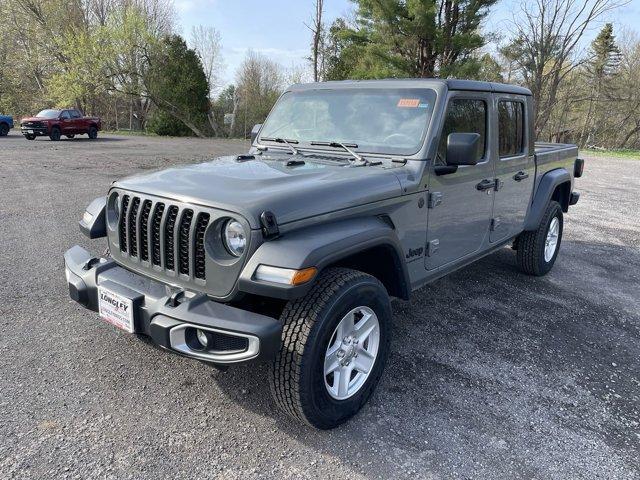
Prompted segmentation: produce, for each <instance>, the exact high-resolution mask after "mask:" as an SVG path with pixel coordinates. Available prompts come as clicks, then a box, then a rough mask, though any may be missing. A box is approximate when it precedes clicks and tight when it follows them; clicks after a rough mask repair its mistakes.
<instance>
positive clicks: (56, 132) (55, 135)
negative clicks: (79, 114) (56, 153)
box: [49, 127, 61, 142]
mask: <svg viewBox="0 0 640 480" xmlns="http://www.w3.org/2000/svg"><path fill="white" fill-rule="evenodd" d="M60 137H61V134H60V129H59V128H58V127H54V128H52V129H51V133H50V134H49V138H50V139H51V140H53V141H54V142H57V141H58V140H60Z"/></svg>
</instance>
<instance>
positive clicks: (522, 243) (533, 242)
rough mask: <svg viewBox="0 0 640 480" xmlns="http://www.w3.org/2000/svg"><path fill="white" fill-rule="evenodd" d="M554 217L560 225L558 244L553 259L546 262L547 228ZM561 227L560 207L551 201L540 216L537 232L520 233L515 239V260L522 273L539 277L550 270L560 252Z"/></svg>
mask: <svg viewBox="0 0 640 480" xmlns="http://www.w3.org/2000/svg"><path fill="white" fill-rule="evenodd" d="M554 217H557V218H558V221H559V223H560V230H559V233H558V244H557V245H556V251H555V252H554V254H553V257H551V259H550V260H549V261H548V262H547V261H546V260H545V258H544V248H545V241H546V239H547V232H548V231H549V226H550V225H551V221H552V220H553V218H554ZM563 225H564V222H563V216H562V207H561V206H560V204H559V203H558V202H556V201H553V200H552V201H551V202H549V205H547V209H546V210H545V212H544V215H543V216H542V220H541V221H540V225H539V226H538V228H537V230H533V231H530V232H522V233H521V234H520V235H519V237H518V239H517V248H518V253H517V260H518V266H519V267H520V269H521V270H522V271H523V272H524V273H527V274H529V275H534V276H536V277H541V276H542V275H545V274H547V273H548V272H549V270H551V268H552V267H553V264H554V263H555V261H556V258H558V253H559V252H560V245H561V243H562V229H563Z"/></svg>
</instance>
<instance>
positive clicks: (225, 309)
mask: <svg viewBox="0 0 640 480" xmlns="http://www.w3.org/2000/svg"><path fill="white" fill-rule="evenodd" d="M64 263H65V274H66V277H67V283H68V286H69V295H70V296H71V298H72V299H73V300H75V301H76V302H78V303H79V304H81V305H83V306H84V307H86V308H88V309H89V310H93V311H95V312H97V311H98V286H101V287H104V288H108V289H109V290H110V291H112V292H115V293H117V294H119V295H122V296H124V297H127V298H129V299H131V300H132V303H133V310H134V317H133V318H134V324H135V329H136V333H139V334H142V335H147V336H149V337H150V338H151V339H152V341H153V342H154V343H156V344H157V345H159V346H161V347H163V348H165V349H167V350H171V351H173V352H175V353H178V354H181V355H185V356H187V357H191V358H196V359H199V360H204V361H207V362H211V363H216V364H230V363H239V362H245V361H249V360H258V361H265V360H271V359H272V358H273V357H274V356H275V353H276V352H277V351H278V350H279V348H280V342H281V333H282V326H281V324H280V322H279V321H278V320H277V319H275V318H271V317H267V316H265V315H260V314H258V313H253V312H249V311H246V310H242V309H239V308H236V307H232V306H230V305H225V304H222V303H218V302H214V301H212V300H210V299H209V298H208V297H207V296H206V295H204V294H189V293H187V292H184V291H182V290H177V289H172V288H171V287H168V286H167V285H165V284H163V283H160V282H157V281H155V280H151V279H149V278H146V277H143V276H141V275H138V274H135V273H133V272H130V271H129V270H126V269H124V268H122V267H120V266H119V265H117V264H116V263H115V262H114V261H113V260H111V259H104V258H94V257H92V256H91V255H90V254H89V252H87V251H86V250H85V249H83V248H82V247H79V246H75V247H72V248H71V249H69V250H68V251H67V252H66V253H65V254H64ZM192 329H193V331H195V330H196V329H201V330H204V331H206V332H209V334H211V335H214V336H215V337H216V342H215V344H216V345H218V347H219V346H220V345H234V347H232V348H216V350H204V349H196V348H193V343H190V342H189V341H187V340H186V337H187V334H188V333H189V332H190V330H192ZM238 345H241V347H238Z"/></svg>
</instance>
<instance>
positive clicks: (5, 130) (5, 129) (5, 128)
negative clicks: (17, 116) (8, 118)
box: [0, 123, 9, 137]
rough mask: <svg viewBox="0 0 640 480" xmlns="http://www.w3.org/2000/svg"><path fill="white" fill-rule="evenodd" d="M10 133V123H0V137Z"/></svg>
mask: <svg viewBox="0 0 640 480" xmlns="http://www.w3.org/2000/svg"><path fill="white" fill-rule="evenodd" d="M8 134H9V125H7V124H6V123H0V137H6V136H7V135H8Z"/></svg>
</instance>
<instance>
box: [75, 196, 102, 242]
mask: <svg viewBox="0 0 640 480" xmlns="http://www.w3.org/2000/svg"><path fill="white" fill-rule="evenodd" d="M106 209H107V199H106V197H98V198H96V199H94V200H93V201H92V202H91V203H90V204H89V205H88V206H87V208H86V209H85V211H84V214H83V215H82V218H81V219H80V221H79V222H78V224H79V225H80V231H81V232H82V233H83V234H84V235H86V236H87V237H89V238H90V239H91V240H93V239H96V238H102V237H106V236H107V222H106V213H105V212H106Z"/></svg>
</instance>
